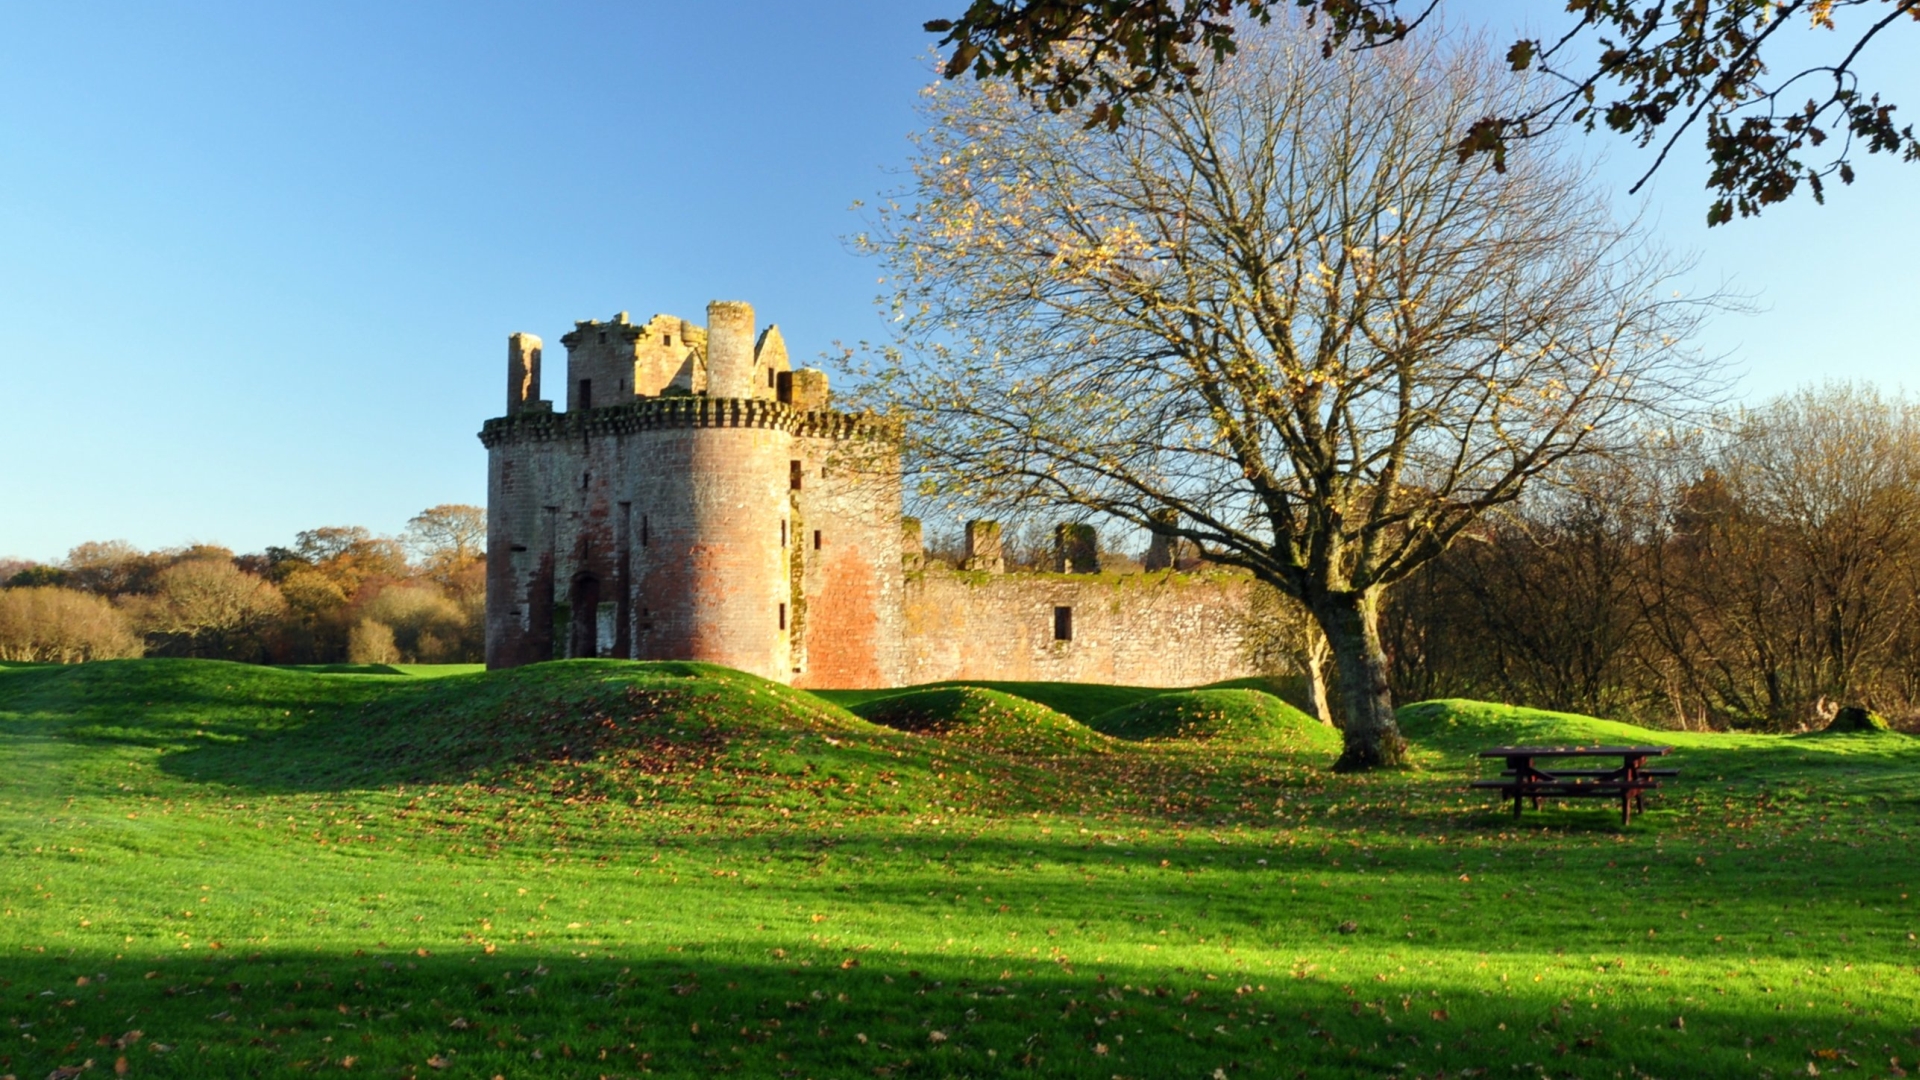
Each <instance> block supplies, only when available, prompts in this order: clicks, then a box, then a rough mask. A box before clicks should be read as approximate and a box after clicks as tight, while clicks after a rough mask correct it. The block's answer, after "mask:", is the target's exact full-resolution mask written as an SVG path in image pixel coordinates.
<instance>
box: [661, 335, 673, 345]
mask: <svg viewBox="0 0 1920 1080" xmlns="http://www.w3.org/2000/svg"><path fill="white" fill-rule="evenodd" d="M660 338H661V341H662V342H663V343H665V344H668V345H671V344H673V335H672V334H662V335H660Z"/></svg>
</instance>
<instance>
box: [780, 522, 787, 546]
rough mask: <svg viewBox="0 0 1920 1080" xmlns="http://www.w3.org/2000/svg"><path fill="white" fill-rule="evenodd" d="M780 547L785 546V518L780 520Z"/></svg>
mask: <svg viewBox="0 0 1920 1080" xmlns="http://www.w3.org/2000/svg"><path fill="white" fill-rule="evenodd" d="M780 546H781V547H786V546H787V519H786V518H781V519H780Z"/></svg>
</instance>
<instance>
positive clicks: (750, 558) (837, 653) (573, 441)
mask: <svg viewBox="0 0 1920 1080" xmlns="http://www.w3.org/2000/svg"><path fill="white" fill-rule="evenodd" d="M707 318H708V324H709V325H708V326H707V327H705V328H702V327H699V326H697V325H695V324H694V323H692V322H690V321H685V320H681V319H679V318H676V317H673V316H668V315H656V316H654V317H653V318H652V319H650V320H648V321H647V322H645V323H635V322H633V321H632V320H631V319H630V318H629V317H628V316H627V314H626V313H625V312H622V313H620V314H619V315H616V316H615V317H614V318H613V319H612V320H610V321H607V322H600V321H598V320H585V321H581V322H578V323H575V325H574V328H573V330H572V331H571V332H569V333H568V334H566V335H565V336H564V337H563V338H562V339H561V341H562V343H563V344H564V345H565V346H566V348H567V374H566V380H565V382H566V386H565V400H566V405H567V408H566V411H565V412H556V411H554V403H549V402H547V401H544V400H540V399H539V398H538V394H539V367H538V365H539V347H540V342H539V339H537V338H534V337H532V336H531V335H516V336H515V337H513V338H512V339H510V342H509V353H508V376H509V390H510V393H509V400H508V406H507V412H506V415H504V416H501V417H498V418H496V419H493V420H489V421H487V423H486V425H485V427H484V429H483V430H482V431H481V434H480V438H481V442H482V444H483V445H485V446H486V447H487V450H488V501H487V511H488V562H487V663H488V665H489V666H491V667H511V666H515V665H519V664H527V663H535V662H538V661H542V660H548V659H555V658H560V657H585V656H606V657H620V658H628V657H630V658H633V659H640V660H700V661H707V662H711V663H717V664H724V665H727V666H729V667H734V668H739V669H741V670H744V671H749V672H752V673H754V674H757V675H761V676H764V677H766V678H769V679H774V680H777V681H779V682H785V683H792V682H796V681H801V682H804V681H807V680H808V679H810V678H813V679H824V680H826V681H827V682H829V683H831V684H834V685H885V684H886V683H887V682H889V681H891V679H892V677H893V674H894V672H895V670H896V669H897V667H898V664H899V652H900V650H899V634H900V630H899V618H900V616H899V606H900V599H899V598H900V573H901V572H900V560H901V555H900V538H899V513H900V508H899V463H898V460H897V456H896V455H895V453H894V452H893V450H892V449H891V442H890V439H891V435H890V434H889V433H888V432H887V431H886V430H884V429H883V428H882V427H881V426H879V425H876V424H875V423H874V422H873V421H872V420H871V419H870V418H866V417H861V416H853V415H844V414H839V413H835V412H832V411H831V410H830V409H829V407H828V391H827V380H826V376H825V374H824V373H822V372H818V371H813V370H810V369H800V370H794V369H793V368H792V367H791V362H790V360H789V358H788V353H787V349H786V344H785V342H784V341H783V340H782V338H781V335H780V332H779V330H778V329H777V328H774V327H768V328H766V329H765V330H764V331H763V332H761V333H759V334H756V333H755V326H754V312H753V308H752V307H751V306H750V305H748V304H745V303H740V302H736V301H715V302H713V303H712V304H711V305H710V306H709V307H708V311H707ZM850 449H851V450H857V451H858V452H847V451H849V450H850ZM809 643H810V644H809ZM815 664H817V670H818V674H817V675H816V674H811V672H812V670H813V669H812V668H810V665H815ZM815 685H819V683H815Z"/></svg>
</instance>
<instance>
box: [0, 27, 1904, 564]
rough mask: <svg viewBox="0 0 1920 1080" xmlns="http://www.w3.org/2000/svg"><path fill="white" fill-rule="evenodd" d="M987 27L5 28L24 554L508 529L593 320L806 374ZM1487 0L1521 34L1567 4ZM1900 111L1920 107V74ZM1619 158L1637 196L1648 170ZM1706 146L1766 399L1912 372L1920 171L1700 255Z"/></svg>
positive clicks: (1614, 164)
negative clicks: (522, 417)
mask: <svg viewBox="0 0 1920 1080" xmlns="http://www.w3.org/2000/svg"><path fill="white" fill-rule="evenodd" d="M958 6H961V5H960V4H959V2H958V0H945V2H944V3H943V2H940V0H931V2H922V0H912V2H901V0H833V2H831V3H819V4H795V3H791V2H787V3H772V2H738V3H733V4H726V5H721V4H707V3H698V4H689V3H630V4H592V3H553V2H549V3H543V4H539V5H531V4H526V5H508V4H503V3H472V2H470V3H461V4H452V3H427V2H419V3H407V4H373V3H358V2H336V3H332V4H327V5H318V4H315V5H306V6H305V7H304V8H300V7H296V6H294V5H277V4H275V5H259V4H246V5H242V4H169V5H162V4H144V5H133V4H126V5H113V4H96V3H87V2H66V3H60V4H40V5H15V6H13V7H11V8H10V9H9V18H8V24H9V25H8V32H7V33H6V34H5V35H4V36H3V37H0V254H3V255H4V258H0V332H3V333H4V337H5V342H6V346H5V349H4V351H0V385H3V386H4V387H5V390H4V398H0V400H3V401H4V402H5V406H6V407H5V410H4V414H0V461H4V463H5V464H4V467H0V555H7V554H13V555H20V556H26V557H31V558H39V559H57V558H58V557H60V556H61V555H62V554H63V553H64V552H65V551H66V550H67V548H69V547H71V546H72V545H73V544H75V543H78V542H80V541H83V540H90V539H96V540H97V539H111V538H124V539H128V540H131V541H133V542H134V543H136V544H140V545H142V546H146V547H157V546H163V545H174V544H182V543H187V542H191V541H208V542H216V543H223V544H226V545H228V546H231V547H234V548H236V549H240V550H258V549H260V548H262V547H264V546H265V545H268V544H276V543H280V544H284V543H287V542H288V541H289V540H290V539H291V537H292V535H293V533H294V532H296V531H297V530H300V529H304V528H311V527H314V526H318V525H340V524H360V525H365V526H368V527H369V528H372V529H374V530H375V531H378V532H393V531H397V530H399V529H400V528H401V527H402V526H403V525H404V523H405V521H406V519H407V518H408V517H409V516H410V515H412V514H413V513H414V512H416V511H418V510H420V509H421V508H424V507H427V506H430V505H433V504H436V503H442V502H471V503H481V502H483V501H484V499H485V491H486V488H485V455H484V453H483V451H482V450H481V448H480V445H479V442H478V441H477V440H476V439H475V438H474V433H475V432H476V431H478V429H479V426H480V423H481V421H483V420H484V419H486V418H487V417H489V416H493V415H496V414H497V413H499V412H500V411H501V407H502V399H503V397H504V383H505V378H504V357H505V341H506V335H507V334H508V333H509V332H511V331H515V330H526V331H530V332H533V333H537V334H540V335H542V336H543V337H544V338H546V340H547V342H548V343H549V347H550V351H551V358H550V368H551V366H552V365H554V364H557V363H558V362H559V361H560V360H561V358H562V356H563V350H562V349H561V348H560V347H559V340H558V339H559V337H560V335H561V334H562V333H564V332H565V331H566V330H567V329H569V328H571V326H572V323H573V321H574V320H576V319H583V318H606V317H609V316H611V315H612V314H613V313H614V312H615V311H619V310H622V309H626V310H631V311H632V312H633V313H634V315H635V316H636V317H641V318H644V317H645V316H647V315H650V314H652V313H654V312H656V311H667V312H672V313H675V314H680V315H686V316H692V317H698V316H700V315H701V314H702V313H703V312H704V305H705V303H706V301H707V300H709V299H712V298H715V297H725V298H737V299H745V300H749V301H752V302H753V303H754V305H755V307H756V309H757V311H758V313H759V316H760V319H761V321H762V322H766V321H777V322H779V323H780V324H781V327H782V330H783V332H784V333H785V334H786V337H787V341H788V343H789V346H790V347H791V348H792V349H793V351H794V354H795V356H796V359H799V358H801V357H811V356H815V355H817V354H819V353H821V352H823V351H825V350H827V349H829V348H830V347H831V345H832V343H833V342H834V341H835V340H847V341H852V340H857V339H862V338H874V337H877V336H879V335H881V334H882V333H883V332H884V328H883V325H882V323H881V321H880V319H879V317H878V315H877V314H876V312H875V309H874V307H873V305H872V299H873V296H874V293H875V291H876V287H875V283H874V278H875V275H876V273H877V268H876V267H875V266H873V265H872V264H871V263H868V262H866V261H863V260H861V259H859V258H857V257H855V256H853V255H852V254H850V253H849V252H848V250H847V248H846V245H845V243H844V241H843V237H844V236H845V235H847V234H848V233H850V232H853V231H855V230H856V229H857V228H858V227H859V219H858V218H857V217H856V215H854V214H853V213H852V212H850V211H849V209H848V208H849V206H850V205H851V204H852V203H853V201H854V200H856V199H861V198H871V197H873V196H874V195H875V194H876V193H877V192H879V191H881V190H883V189H885V188H887V187H889V186H890V185H891V184H892V183H893V180H892V179H891V177H890V175H889V170H890V169H893V168H897V167H898V166H899V164H900V163H901V162H902V161H903V159H904V157H905V154H906V150H907V144H906V139H905V136H906V134H907V133H908V132H909V131H910V130H911V129H912V127H913V126H914V118H913V112H912V109H913V104H914V100H915V91H916V90H917V88H918V87H919V86H920V85H922V84H923V83H924V82H926V81H927V79H928V77H929V73H928V68H927V61H926V48H927V46H928V44H929V35H926V34H924V33H923V32H921V31H920V29H919V26H920V23H921V22H922V21H924V20H925V19H927V18H930V17H933V16H935V15H939V14H948V13H951V9H955V8H957V7H958ZM1476 9H1477V10H1490V11H1491V12H1492V15H1491V16H1490V17H1491V18H1492V19H1493V20H1494V26H1495V28H1496V33H1499V34H1504V33H1505V32H1506V28H1507V26H1509V25H1510V23H1508V22H1506V21H1505V16H1506V13H1508V12H1521V11H1526V10H1536V11H1537V10H1539V9H1538V8H1537V7H1532V6H1530V5H1526V4H1522V3H1519V2H1517V0H1516V2H1511V3H1507V4H1500V5H1493V6H1491V7H1490V8H1485V9H1480V8H1478V6H1476ZM1911 36H1912V35H1905V36H1903V37H1900V38H1897V39H1896V40H1897V41H1899V42H1900V44H1901V45H1902V46H1903V47H1908V48H1910V47H1911V45H1912V42H1911V41H1910V40H1907V39H1909V38H1911ZM1881 51H1882V53H1885V54H1889V55H1890V54H1891V53H1892V52H1893V51H1894V50H1893V49H1892V48H1885V47H1883V48H1882V50H1881ZM1880 62H1881V64H1882V66H1884V67H1887V68H1888V69H1891V68H1892V66H1893V65H1892V62H1891V60H1888V59H1884V58H1883V59H1882V60H1881V61H1880ZM1885 85H1886V87H1887V88H1888V89H1891V90H1893V91H1895V93H1894V94H1893V95H1892V96H1893V97H1894V99H1895V100H1897V101H1902V102H1906V103H1907V110H1906V111H1908V112H1911V113H1920V80H1916V79H1915V78H1914V77H1913V76H1910V75H1907V74H1905V73H1895V78H1894V79H1893V80H1892V81H1889V82H1887V83H1886V84H1885ZM1610 145H1611V149H1610V150H1609V155H1610V160H1609V164H1608V165H1607V166H1606V171H1607V174H1608V175H1609V176H1612V177H1615V178H1617V179H1620V180H1621V181H1622V186H1624V183H1625V182H1627V181H1630V180H1631V179H1632V178H1633V177H1634V176H1637V175H1638V170H1639V168H1640V167H1643V166H1644V162H1645V160H1646V159H1645V157H1644V155H1643V154H1642V153H1641V152H1639V151H1636V150H1634V149H1632V148H1631V147H1628V146H1626V145H1625V144H1620V143H1617V142H1615V143H1612V144H1610ZM1698 157H1699V151H1698V149H1697V142H1695V141H1693V140H1689V141H1688V142H1687V143H1685V144H1684V145H1683V146H1682V148H1681V150H1680V151H1679V160H1677V161H1676V162H1675V165H1674V167H1672V168H1670V169H1669V170H1667V171H1665V172H1663V174H1662V175H1661V176H1660V178H1659V179H1658V181H1657V182H1656V184H1655V186H1654V190H1653V192H1652V194H1651V196H1650V201H1649V203H1648V208H1649V211H1650V212H1651V213H1652V214H1653V216H1654V218H1655V220H1656V221H1657V222H1658V225H1659V231H1660V233H1661V235H1662V236H1663V238H1664V239H1665V240H1666V242H1667V243H1669V244H1670V245H1672V246H1674V247H1676V248H1679V249H1681V250H1683V251H1692V252H1693V253H1695V255H1696V256H1697V258H1698V261H1699V269H1698V270H1697V271H1696V278H1697V280H1698V281H1700V282H1701V283H1703V284H1706V285H1713V284H1716V283H1718V282H1720V281H1721V280H1723V279H1725V280H1730V281H1731V282H1732V283H1733V284H1734V286H1735V287H1736V288H1740V289H1744V290H1745V291H1747V292H1749V293H1752V294H1754V296H1755V297H1756V299H1757V301H1758V302H1759V304H1760V305H1762V307H1763V308H1764V310H1763V311H1762V312H1761V313H1759V314H1755V315H1750V316H1739V317H1726V318H1722V319H1719V320H1717V321H1716V322H1715V323H1714V324H1713V325H1712V326H1711V327H1710V329H1709V330H1708V332H1707V334H1706V336H1705V338H1704V339H1703V345H1704V346H1705V347H1706V348H1708V349H1709V350H1711V351H1714V352H1722V353H1727V354H1729V356H1730V358H1731V359H1732V361H1733V362H1734V364H1735V366H1736V369H1737V370H1738V371H1739V372H1740V374H1741V381H1740V383H1739V387H1740V392H1741V393H1742V394H1743V395H1744V396H1747V397H1751V398H1758V397H1763V396H1766V395H1768V394H1772V393H1778V392H1780V391H1783V390H1787V389H1790V388H1792V387H1794V386H1796V385H1799V384H1802V383H1805V382H1809V381H1815V380H1819V379H1823V378H1856V379H1866V380H1874V381H1878V382H1880V383H1881V384H1883V385H1885V386H1887V387H1889V388H1892V387H1896V386H1898V385H1900V384H1901V383H1902V381H1903V380H1908V381H1910V379H1911V377H1910V376H1909V375H1908V373H1907V371H1908V367H1909V365H1910V364H1911V361H1912V359H1913V357H1914V346H1913V345H1911V344H1910V342H1911V340H1912V337H1913V334H1912V331H1911V330H1910V329H1909V324H1908V323H1907V321H1906V320H1907V318H1908V317H1910V313H1911V311H1912V309H1913V308H1914V307H1915V277H1914V275H1913V273H1912V269H1911V268H1912V267H1913V265H1914V262H1915V256H1914V252H1915V251H1916V249H1920V210H1916V205H1917V204H1920V200H1915V199H1914V198H1913V194H1914V193H1915V192H1916V191H1920V167H1916V166H1904V167H1902V166H1898V165H1892V164H1888V163H1885V162H1879V161H1875V162H1865V163H1863V166H1864V167H1863V168H1862V170H1861V172H1862V181H1861V183H1859V184H1857V185H1856V186H1855V187H1854V188H1851V189H1846V190H1839V191H1836V192H1835V193H1834V194H1833V196H1832V197H1831V198H1830V200H1829V204H1828V205H1827V206H1826V207H1824V208H1821V207H1816V206H1814V205H1812V203H1811V202H1809V201H1806V200H1800V201H1797V202H1795V203H1793V204H1791V205H1788V206H1785V207H1780V208H1777V209H1775V210H1773V211H1771V212H1769V213H1768V214H1767V215H1766V216H1765V217H1763V218H1760V219H1758V220H1757V221H1754V222H1746V223H1738V224H1735V225H1734V226H1731V227H1723V228H1720V229H1714V230H1707V229H1705V228H1704V227H1703V226H1702V225H1701V222H1702V220H1703V218H1704V212H1705V206H1706V200H1705V198H1704V196H1703V194H1702V193H1701V191H1700V188H1699V182H1700V177H1701V176H1702V175H1704V174H1703V171H1702V170H1701V169H1700V168H1699V167H1698V165H1697V159H1698ZM548 378H549V382H550V386H549V396H553V395H554V394H556V393H558V391H559V388H560V384H559V375H558V373H557V372H553V371H551V370H550V373H549V376H548Z"/></svg>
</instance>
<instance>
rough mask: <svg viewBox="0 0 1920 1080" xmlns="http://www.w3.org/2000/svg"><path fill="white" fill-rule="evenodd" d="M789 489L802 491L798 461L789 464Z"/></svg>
mask: <svg viewBox="0 0 1920 1080" xmlns="http://www.w3.org/2000/svg"><path fill="white" fill-rule="evenodd" d="M787 487H788V488H790V489H791V490H794V491H799V490H800V463H799V462H797V461H790V462H788V463H787Z"/></svg>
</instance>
